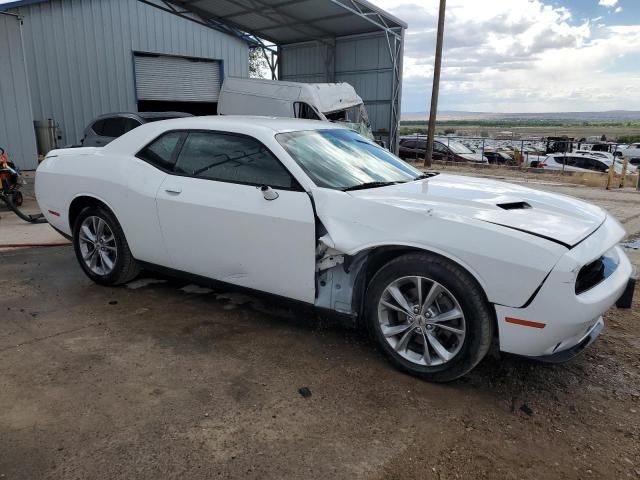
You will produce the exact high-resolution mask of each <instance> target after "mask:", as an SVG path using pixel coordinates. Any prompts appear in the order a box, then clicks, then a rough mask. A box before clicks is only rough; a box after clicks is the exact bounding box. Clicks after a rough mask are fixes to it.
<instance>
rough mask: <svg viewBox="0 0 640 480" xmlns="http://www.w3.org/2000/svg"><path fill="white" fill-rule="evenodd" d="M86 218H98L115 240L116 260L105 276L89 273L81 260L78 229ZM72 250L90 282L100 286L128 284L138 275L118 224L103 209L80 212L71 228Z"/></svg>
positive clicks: (96, 208) (88, 269) (90, 208)
mask: <svg viewBox="0 0 640 480" xmlns="http://www.w3.org/2000/svg"><path fill="white" fill-rule="evenodd" d="M87 217H98V218H99V219H101V220H103V221H104V222H106V224H107V225H108V227H109V229H110V230H111V232H113V236H114V238H115V245H116V248H117V259H116V261H115V264H114V266H113V269H112V270H111V271H110V272H109V273H108V274H106V275H99V274H96V273H95V272H93V271H91V269H90V268H89V267H88V266H87V265H86V263H85V261H84V259H83V258H82V252H81V249H80V228H81V226H82V224H83V222H84V221H85V220H86V219H87ZM73 248H74V250H75V253H76V258H77V259H78V263H79V264H80V267H81V268H82V270H83V271H84V273H85V274H86V275H87V276H88V277H89V278H90V279H91V280H93V281H94V282H96V283H98V284H100V285H107V286H112V285H121V284H123V283H127V282H130V281H131V280H133V279H134V278H136V277H137V276H138V274H139V273H140V266H139V264H138V262H137V261H136V260H135V258H133V255H131V250H129V244H128V243H127V239H126V237H125V235H124V232H123V231H122V227H121V226H120V223H119V222H118V220H117V219H116V217H115V216H114V215H113V213H111V211H109V210H108V209H106V208H104V207H100V206H96V207H93V206H92V207H86V208H85V209H83V210H82V211H81V212H80V214H79V215H78V217H77V218H76V221H75V223H74V226H73Z"/></svg>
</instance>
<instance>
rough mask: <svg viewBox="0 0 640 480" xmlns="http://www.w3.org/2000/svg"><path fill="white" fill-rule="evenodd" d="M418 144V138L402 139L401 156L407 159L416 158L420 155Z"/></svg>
mask: <svg viewBox="0 0 640 480" xmlns="http://www.w3.org/2000/svg"><path fill="white" fill-rule="evenodd" d="M416 144H417V141H416V140H409V139H406V140H402V141H401V142H400V158H402V159H405V160H415V159H416V158H417V157H418V153H417V152H416Z"/></svg>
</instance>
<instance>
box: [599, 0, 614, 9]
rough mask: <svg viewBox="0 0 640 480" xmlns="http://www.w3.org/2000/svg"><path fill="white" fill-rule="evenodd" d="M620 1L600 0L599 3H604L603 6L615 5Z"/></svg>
mask: <svg viewBox="0 0 640 480" xmlns="http://www.w3.org/2000/svg"><path fill="white" fill-rule="evenodd" d="M617 3H618V0H600V1H599V2H598V5H602V6H603V7H609V8H611V7H615V6H616V5H617Z"/></svg>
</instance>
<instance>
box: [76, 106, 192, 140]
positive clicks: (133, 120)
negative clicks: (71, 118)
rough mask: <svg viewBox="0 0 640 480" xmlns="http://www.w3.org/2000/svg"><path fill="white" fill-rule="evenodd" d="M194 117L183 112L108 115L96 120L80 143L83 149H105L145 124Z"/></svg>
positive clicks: (86, 129)
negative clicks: (117, 139)
mask: <svg viewBox="0 0 640 480" xmlns="http://www.w3.org/2000/svg"><path fill="white" fill-rule="evenodd" d="M192 116H193V115H191V114H190V113H182V112H139V113H126V112H122V113H107V114H106V115H100V116H99V117H98V118H96V119H94V120H93V121H92V122H91V123H90V124H89V125H88V126H87V128H85V130H84V134H83V135H82V140H80V143H81V145H82V146H83V147H104V146H105V145H107V144H109V143H111V142H112V141H114V140H115V139H116V138H118V137H121V136H122V135H124V134H125V133H127V132H130V131H131V130H133V129H134V128H138V127H139V126H140V125H143V124H145V123H149V122H158V121H160V120H169V119H171V118H183V117H192Z"/></svg>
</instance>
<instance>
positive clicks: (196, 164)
mask: <svg viewBox="0 0 640 480" xmlns="http://www.w3.org/2000/svg"><path fill="white" fill-rule="evenodd" d="M175 172H176V173H178V174H181V175H188V176H192V177H196V178H204V179H208V180H218V181H222V182H231V183H240V184H244V185H257V186H259V185H267V186H270V187H273V188H284V189H290V188H294V187H295V186H296V185H297V183H296V181H295V180H294V178H293V177H292V176H291V174H290V173H289V172H288V171H287V170H286V169H285V168H284V167H283V166H282V164H281V163H280V162H279V161H278V159H277V158H275V157H274V156H273V154H272V153H271V152H270V151H269V150H267V148H266V147H265V146H264V145H262V144H261V143H260V142H258V141H257V140H255V139H253V138H249V137H245V136H240V135H233V134H226V133H218V132H192V133H190V134H189V136H188V137H187V139H186V140H185V142H184V145H183V147H182V149H181V150H180V154H179V156H178V161H177V163H176V166H175Z"/></svg>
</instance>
